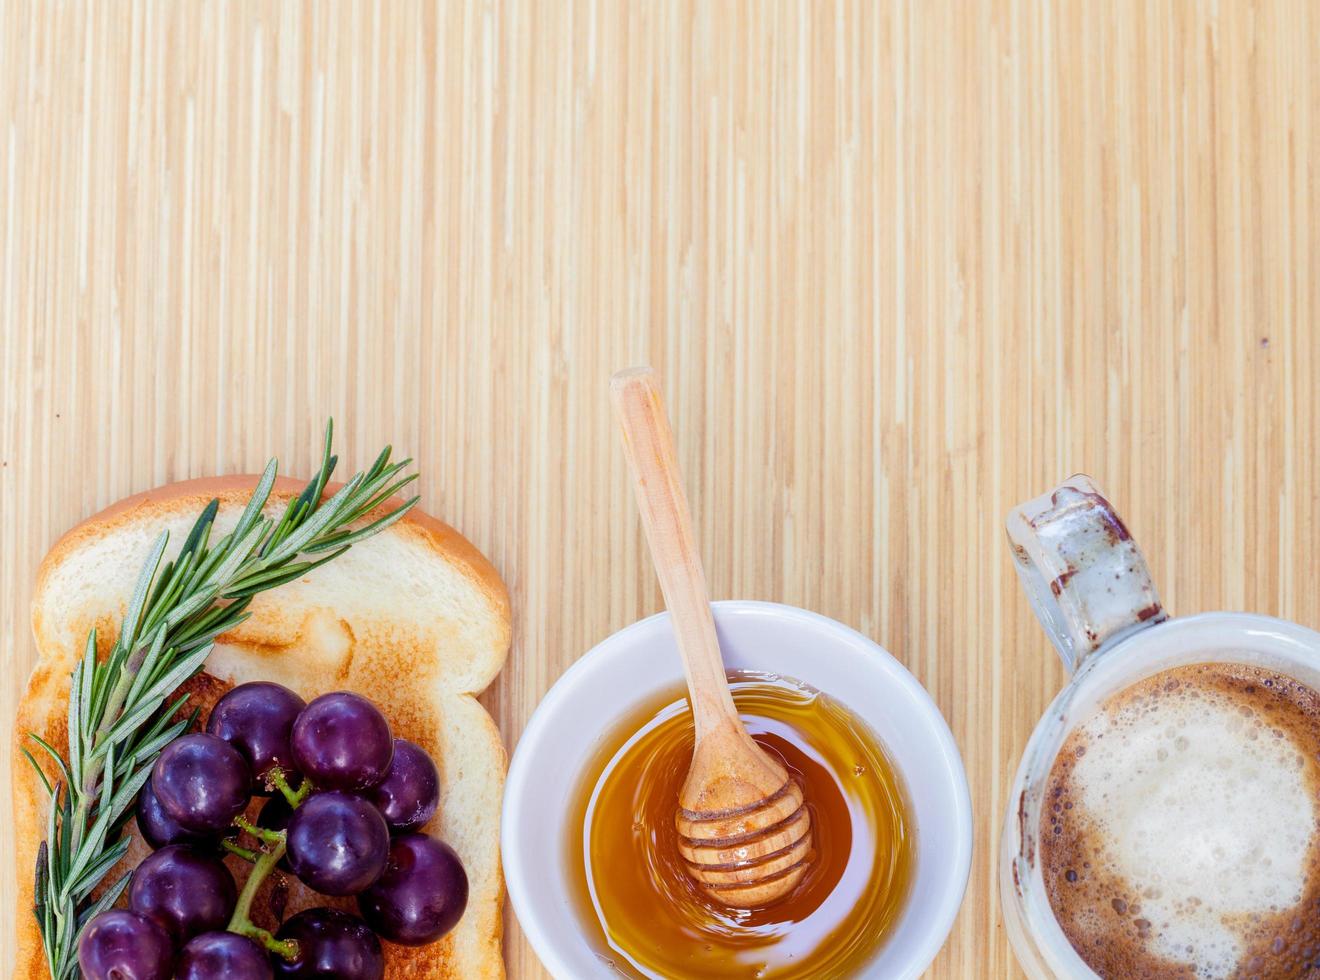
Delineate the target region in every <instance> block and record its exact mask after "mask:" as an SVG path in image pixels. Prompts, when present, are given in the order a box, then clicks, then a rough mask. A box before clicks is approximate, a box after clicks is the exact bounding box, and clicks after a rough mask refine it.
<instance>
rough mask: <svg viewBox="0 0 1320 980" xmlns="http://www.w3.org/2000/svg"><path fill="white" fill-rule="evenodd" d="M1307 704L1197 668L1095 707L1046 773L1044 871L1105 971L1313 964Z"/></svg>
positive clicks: (1297, 970) (1318, 894)
mask: <svg viewBox="0 0 1320 980" xmlns="http://www.w3.org/2000/svg"><path fill="white" fill-rule="evenodd" d="M1318 754H1320V697H1318V696H1317V695H1316V693H1315V692H1314V691H1312V690H1311V689H1310V688H1308V687H1305V686H1304V685H1301V684H1298V683H1297V682H1296V681H1293V680H1291V679H1288V678H1284V677H1281V676H1279V675H1277V674H1272V673H1269V672H1266V671H1263V670H1260V669H1259V668H1256V667H1250V666H1245V665H1240V664H1197V665H1193V666H1190V667H1180V668H1176V669H1174V670H1170V671H1166V672H1164V673H1161V674H1157V675H1156V676H1154V677H1151V678H1148V679H1147V680H1145V681H1142V682H1140V683H1138V684H1136V685H1134V686H1132V687H1130V688H1128V689H1126V690H1125V691H1123V692H1121V693H1120V694H1119V695H1117V696H1116V697H1114V698H1112V699H1111V700H1110V701H1108V702H1106V703H1105V704H1104V705H1103V706H1102V708H1101V710H1100V711H1099V712H1097V714H1096V715H1095V716H1094V717H1093V718H1091V719H1090V720H1089V721H1088V722H1087V723H1086V724H1085V725H1083V726H1082V727H1080V728H1079V729H1077V730H1076V731H1074V732H1073V733H1072V734H1071V735H1070V736H1069V738H1068V740H1067V742H1066V743H1065V746H1064V748H1063V750H1062V751H1061V753H1060V755H1059V758H1058V759H1057V760H1056V762H1055V766H1054V769H1053V771H1052V772H1051V775H1050V781H1049V785H1048V787H1047V790H1046V793H1047V796H1046V801H1045V806H1044V816H1043V817H1042V821H1043V825H1042V828H1041V830H1042V835H1041V852H1042V872H1043V874H1044V875H1045V881H1046V887H1047V890H1048V892H1049V897H1050V903H1051V906H1052V907H1053V909H1054V911H1055V914H1056V917H1057V918H1058V919H1059V921H1060V925H1062V926H1063V928H1064V932H1065V934H1066V935H1067V936H1068V938H1069V940H1070V941H1071V942H1072V944H1073V946H1074V947H1075V948H1076V949H1077V951H1078V953H1079V954H1080V955H1081V956H1082V958H1083V959H1085V960H1086V961H1087V962H1088V964H1090V965H1091V966H1092V968H1093V969H1095V970H1096V972H1098V973H1100V974H1102V975H1104V976H1155V977H1160V976H1194V977H1201V978H1206V980H1211V978H1218V977H1230V976H1233V975H1235V974H1237V973H1240V972H1244V971H1245V972H1247V973H1249V974H1250V975H1253V976H1262V977H1267V976H1271V977H1272V976H1289V977H1295V976H1298V975H1302V974H1306V973H1308V972H1309V971H1311V970H1313V969H1314V970H1315V971H1316V973H1317V975H1320V966H1316V965H1315V963H1314V961H1313V959H1312V957H1313V956H1320V943H1318V942H1317V941H1318V940H1320V922H1318V921H1317V920H1318V919H1320V915H1318V914H1317V913H1318V912H1320V906H1317V901H1320V836H1317V812H1316V805H1315V801H1316V796H1317V789H1318V788H1320V770H1318V769H1317V755H1318Z"/></svg>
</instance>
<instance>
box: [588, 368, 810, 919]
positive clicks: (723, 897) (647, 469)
mask: <svg viewBox="0 0 1320 980" xmlns="http://www.w3.org/2000/svg"><path fill="white" fill-rule="evenodd" d="M610 394H611V399H612V401H613V403H614V411H615V416H616V417H617V418H618V421H619V426H620V428H621V429H622V431H623V443H624V448H625V450H626V452H627V456H628V463H629V466H630V468H631V470H632V476H633V483H634V487H635V489H636V491H637V506H638V508H639V509H640V511H641V515H642V526H643V527H644V528H645V529H646V539H647V541H648V542H649V543H650V546H651V561H652V562H653V563H654V565H655V573H656V577H657V578H658V579H659V580H660V589H661V591H662V592H663V593H664V597H665V605H666V606H667V607H668V609H669V615H670V619H671V621H672V623H673V627H674V633H675V635H676V637H677V639H678V649H679V652H680V653H681V654H682V657H683V669H684V672H685V673H686V675H687V685H688V694H689V697H690V700H691V702H692V719H693V721H694V723H695V725H696V745H695V746H694V748H693V750H692V764H691V766H690V767H689V768H688V774H687V779H686V780H685V781H684V783H683V787H682V789H680V790H679V795H678V809H677V812H676V813H675V816H674V823H675V825H676V826H677V828H678V833H679V851H680V853H681V854H682V857H683V863H684V865H685V867H686V868H687V870H688V873H689V874H690V875H691V876H692V878H693V880H694V881H695V882H696V883H697V884H698V886H700V888H701V889H702V890H703V891H704V892H705V893H706V894H707V895H709V896H710V897H711V898H713V899H715V900H716V901H718V902H721V903H722V904H724V905H727V906H730V907H732V908H741V909H746V908H757V907H760V906H764V905H770V904H772V903H773V902H776V901H778V900H779V899H781V898H784V897H785V896H787V895H788V894H789V893H791V892H792V891H793V889H794V888H796V887H797V885H798V883H799V882H800V881H801V880H802V878H803V876H804V875H805V874H806V872H807V869H808V867H809V866H810V862H811V861H812V859H813V858H814V857H815V852H814V851H813V850H812V833H811V813H810V811H809V810H808V809H807V806H806V805H805V801H804V800H803V796H802V787H801V786H800V785H799V784H798V782H797V781H796V780H794V779H793V778H791V777H790V776H789V774H788V771H787V770H786V769H785V768H784V766H783V765H782V764H781V763H780V762H779V761H778V760H776V759H775V758H773V757H772V756H771V755H769V754H768V753H767V752H766V751H765V750H764V749H762V748H761V747H760V746H759V745H757V744H756V742H754V741H753V740H752V737H751V736H750V735H748V734H747V729H746V728H744V727H743V723H742V721H741V719H739V717H738V709H737V708H736V707H734V704H733V697H732V696H731V695H730V694H729V682H728V678H727V677H726V676H725V673H724V662H723V660H722V659H721V658H720V647H719V640H718V639H717V638H716V636H715V620H714V618H713V617H712V616H711V611H710V598H709V595H708V594H707V591H706V573H705V572H704V571H703V570H702V567H701V558H700V557H699V556H698V554H697V547H696V538H695V535H694V534H693V532H692V516H691V514H690V512H689V511H688V503H687V496H686V495H685V494H684V492H683V483H682V480H681V479H680V476H679V471H678V460H677V457H676V455H675V452H674V437H673V433H672V432H671V431H670V429H669V422H668V419H666V417H665V408H664V402H663V400H662V399H661V397H660V387H659V384H658V383H657V382H656V376H655V372H654V371H652V370H651V369H650V368H631V369H629V370H626V371H620V372H619V373H618V374H616V375H614V377H613V378H612V379H611V381H610Z"/></svg>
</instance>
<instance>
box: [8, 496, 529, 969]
mask: <svg viewBox="0 0 1320 980" xmlns="http://www.w3.org/2000/svg"><path fill="white" fill-rule="evenodd" d="M256 480H257V477H255V476H231V477H216V478H202V479H195V480H186V481H180V482H177V483H173V484H168V485H165V486H162V487H158V488H155V489H152V490H148V491H146V492H143V493H139V494H136V495H134V496H131V497H126V498H124V499H123V500H120V501H119V502H117V503H115V504H113V505H111V506H110V507H108V508H106V509H105V510H103V511H101V512H99V513H97V514H96V515H94V516H92V517H90V518H88V519H87V520H85V521H83V522H82V523H80V524H78V525H77V526H75V527H74V528H72V529H71V530H69V531H68V532H67V533H65V534H64V535H63V536H62V537H61V538H60V539H59V540H58V541H57V542H56V543H55V545H54V546H53V547H52V548H51V550H50V551H49V553H48V554H47V555H46V557H45V558H44V559H43V561H42V563H41V566H40V568H39V570H38V573H37V578H36V587H35V589H34V592H33V595H34V600H33V622H32V628H33V633H34V635H35V637H36V641H37V646H38V654H39V659H38V662H37V664H36V666H35V668H34V669H33V671H32V674H31V676H30V678H29V680H28V684H27V688H26V691H25V693H24V695H23V698H22V700H21V701H20V702H19V707H18V712H17V716H16V718H15V724H14V730H13V738H12V741H11V753H10V755H11V767H12V775H13V779H12V783H13V788H14V794H13V813H14V833H15V852H16V858H17V862H16V868H15V869H14V873H15V874H16V877H17V886H18V887H17V903H16V909H15V912H16V922H15V932H16V940H17V942H16V947H15V948H16V960H15V970H14V973H13V976H15V977H24V978H26V977H41V976H46V975H47V970H46V968H45V960H44V956H43V954H42V950H41V938H40V933H39V932H38V929H37V924H36V919H35V917H34V915H33V914H32V907H33V885H34V877H33V867H34V862H35V860H36V854H37V849H38V847H39V845H40V842H41V839H42V837H43V836H44V829H45V815H46V812H47V802H46V793H45V790H44V788H43V787H41V785H40V783H39V782H38V780H37V778H36V775H35V774H34V773H33V772H32V770H31V767H30V765H29V763H28V762H27V760H26V758H25V757H24V756H23V755H22V753H21V746H22V745H23V743H24V742H25V741H26V735H27V733H28V732H34V731H35V732H39V733H42V734H43V736H44V737H46V738H47V740H48V741H50V742H51V744H53V745H54V746H55V747H56V748H57V749H59V750H60V751H61V752H62V753H65V754H67V751H68V744H67V743H68V739H67V719H68V689H69V674H70V672H71V670H72V667H73V663H74V657H75V656H77V655H78V654H80V653H81V646H79V649H77V650H66V649H62V648H60V647H61V646H62V644H59V643H57V642H55V641H54V640H53V639H52V635H53V633H54V630H52V629H51V627H50V624H48V623H45V622H43V618H42V617H43V613H42V610H41V604H40V598H41V597H42V596H43V594H44V593H45V590H46V586H47V581H48V577H49V576H50V574H51V571H52V570H53V569H55V568H57V567H58V566H59V564H60V563H61V562H63V561H65V560H66V559H67V557H68V556H69V555H70V554H71V553H73V552H74V551H76V550H77V549H79V548H80V547H83V546H84V545H86V544H87V543H88V542H89V541H94V540H96V539H98V538H100V537H102V536H104V535H105V534H107V533H108V532H111V531H113V530H114V529H116V528H117V527H119V526H120V525H122V524H125V523H128V522H143V521H147V522H150V521H152V520H155V519H160V520H162V521H163V520H166V519H171V518H177V517H178V515H179V512H180V510H181V509H182V510H186V511H187V512H188V513H189V514H195V513H196V512H198V511H200V509H201V507H202V506H204V505H205V503H206V501H208V500H210V499H211V498H213V497H215V498H219V500H220V502H221V509H222V512H224V511H225V510H227V509H229V508H238V507H241V506H242V504H243V503H244V502H246V500H247V497H248V495H249V494H250V493H251V490H252V488H253V487H254V486H255V484H256ZM303 486H304V484H303V483H302V482H300V481H297V480H293V479H289V478H280V479H278V480H277V481H276V483H275V487H274V489H273V491H272V494H271V499H272V502H281V503H282V502H283V501H284V500H287V499H288V498H289V497H291V496H294V495H296V494H297V493H299V492H301V490H302V488H303ZM336 489H338V486H337V485H331V486H330V487H328V488H327V490H326V493H327V494H331V493H333V492H334V491H335V490H336ZM193 503H195V504H196V506H185V505H191V504H193ZM392 503H397V502H392ZM373 516H374V515H373ZM392 533H401V534H405V535H409V536H412V537H413V538H414V539H415V540H419V541H422V542H424V543H425V544H426V546H427V547H429V548H430V549H432V550H433V551H434V552H435V554H436V555H437V557H438V558H440V559H441V560H444V561H445V562H447V563H448V564H450V565H451V566H453V567H455V568H457V569H459V570H460V571H461V572H462V574H463V575H464V576H465V577H466V578H467V579H468V580H469V581H470V582H471V583H472V584H473V585H474V586H475V587H476V588H477V589H478V590H479V591H480V593H481V594H482V596H483V597H484V598H485V600H486V601H487V602H488V603H489V604H490V606H491V608H492V610H494V611H495V612H496V614H497V615H498V618H499V620H500V622H501V624H502V627H503V629H502V636H500V637H498V638H497V639H496V641H495V643H494V646H495V647H496V648H497V649H496V654H497V662H496V663H494V664H493V669H492V670H491V671H490V672H489V676H490V677H493V676H494V674H495V673H496V672H497V671H498V669H499V667H500V666H502V664H503V661H504V659H505V656H506V655H507V651H508V646H509V640H510V635H511V617H510V604H509V596H508V590H507V588H506V587H505V585H504V582H503V581H502V579H501V578H500V576H499V573H498V572H497V571H496V570H495V568H494V567H493V566H492V565H491V564H490V562H489V561H488V560H487V559H486V558H485V556H484V555H482V554H481V552H480V551H478V550H477V549H476V547H474V546H473V545H472V544H471V542H469V541H468V540H467V539H466V538H464V537H463V536H462V535H461V534H460V533H459V532H458V531H456V530H455V529H454V528H452V527H450V526H449V525H448V524H445V523H444V522H443V521H440V520H437V519H436V518H434V517H431V516H429V515H427V514H424V513H422V512H420V511H419V510H417V509H414V510H413V511H411V512H410V513H409V514H408V515H407V516H406V517H405V518H404V519H403V520H402V521H400V522H399V523H398V524H397V525H395V526H394V528H393V529H392ZM134 574H135V575H136V570H135V571H134ZM274 595H278V591H277V592H276V593H274ZM254 605H255V604H254ZM254 619H260V616H259V615H258V616H255V617H254ZM118 625H119V618H118V616H114V617H100V618H99V621H97V622H94V623H92V622H88V623H80V624H76V625H75V630H76V632H77V633H78V634H79V635H81V636H85V631H86V629H87V628H90V627H91V626H95V627H96V628H97V629H98V641H99V642H98V651H99V654H100V655H101V656H102V657H104V656H105V655H106V653H107V652H108V650H109V648H110V645H111V644H112V643H113V641H114V637H115V635H116V633H117V630H118ZM245 625H246V624H245ZM317 626H318V624H316V623H312V622H310V617H308V620H307V621H305V622H304V623H303V624H302V625H301V626H300V627H299V628H298V631H297V635H293V636H287V637H286V638H285V639H286V641H287V642H285V643H283V644H271V643H270V642H269V641H270V636H269V630H263V629H262V628H261V627H260V624H256V627H255V630H254V631H253V632H251V634H250V635H245V633H244V626H240V627H239V628H238V629H237V630H235V631H234V633H233V634H226V635H225V636H222V637H221V638H220V642H221V644H229V645H231V646H232V647H233V648H234V649H240V650H242V651H243V654H242V656H244V657H252V658H255V662H254V664H253V670H254V676H253V677H247V678H243V677H240V678H238V680H244V679H255V676H258V675H260V676H264V675H265V674H267V673H271V672H275V673H278V671H275V670H274V668H275V667H276V666H277V665H279V658H280V655H281V653H282V652H283V651H285V650H291V651H298V650H299V649H300V648H302V647H304V646H305V644H306V643H309V642H312V643H314V642H315V639H314V638H309V636H306V635H303V634H309V633H313V632H315V629H316V627H317ZM348 641H349V643H350V645H351V644H354V643H358V642H360V641H359V638H358V637H356V636H354V635H353V634H352V631H351V630H350V631H349V637H348ZM368 642H369V641H368ZM392 642H393V643H397V642H398V637H397V636H394V637H392ZM374 653H376V654H379V653H380V651H379V650H377V651H374ZM419 653H423V651H421V650H418V649H414V650H412V651H404V652H402V653H401V654H400V655H399V656H398V658H397V661H398V662H397V663H396V664H395V666H396V667H405V666H406V668H407V669H406V670H399V671H395V672H390V671H388V670H385V671H382V665H381V662H380V658H379V656H373V657H361V658H360V657H355V656H352V655H351V654H350V656H349V657H348V658H347V660H348V666H347V667H345V668H344V670H341V671H337V672H335V673H333V674H331V675H328V676H326V677H325V678H323V679H322V680H323V681H324V683H320V684H317V685H316V686H317V687H318V690H316V691H308V690H305V689H304V690H301V691H300V693H303V695H304V696H305V697H309V699H310V696H313V695H314V694H315V693H321V692H322V691H324V690H334V689H338V688H341V687H343V688H349V689H353V690H357V691H359V692H360V693H363V694H364V695H366V696H368V697H372V698H373V699H375V700H377V701H378V702H380V703H381V704H382V706H383V707H384V708H385V710H386V713H387V714H388V715H389V716H390V720H391V724H392V726H393V728H394V730H395V734H396V735H398V736H400V737H403V738H410V739H412V740H414V741H417V742H418V743H419V744H421V745H423V746H424V747H425V748H426V749H427V750H428V751H431V752H432V753H433V754H434V755H436V757H437V760H438V762H439V764H440V768H441V772H442V781H443V782H445V783H446V784H447V783H449V781H450V779H451V775H450V772H449V771H448V770H447V768H446V765H445V758H444V753H443V752H442V751H441V744H440V743H441V742H445V741H446V740H447V738H446V735H445V734H444V732H445V728H446V725H448V727H449V728H450V729H452V728H453V727H454V726H455V725H458V724H462V725H465V726H467V729H466V731H465V732H464V737H465V738H466V737H471V738H473V739H478V738H480V739H482V740H485V741H487V742H488V743H489V745H488V748H489V749H490V755H489V764H490V765H491V766H493V767H497V768H498V772H491V773H488V774H484V775H485V776H487V777H488V781H489V779H494V780H495V782H496V785H495V786H494V806H493V809H494V812H493V813H489V812H487V813H486V814H483V815H482V821H483V822H491V821H493V827H476V828H473V827H462V828H447V829H448V830H449V831H452V832H455V833H464V834H477V835H483V836H484V835H485V834H488V833H493V834H494V836H495V846H496V855H497V854H498V819H499V814H498V800H499V796H500V795H501V794H502V787H503V779H504V770H505V768H506V765H507V755H506V753H505V751H504V748H503V745H502V743H501V742H500V740H499V733H498V731H497V729H496V728H495V725H494V722H493V721H492V720H491V718H490V716H489V715H488V714H487V713H486V712H485V710H484V709H482V708H481V707H480V705H478V704H477V703H476V702H475V700H474V698H475V695H476V694H479V693H480V691H479V690H475V691H452V692H448V695H449V696H448V698H447V699H446V700H447V708H448V709H450V710H451V711H452V713H453V714H454V715H455V716H460V715H461V716H462V717H461V718H459V717H455V718H444V717H441V712H440V706H439V704H438V700H440V699H438V698H437V697H436V696H435V692H433V691H431V690H429V689H427V688H426V687H425V681H426V680H427V679H428V676H429V675H428V674H427V670H426V668H427V666H428V665H427V664H426V663H425V660H424V659H420V660H419V657H418V654H419ZM359 660H361V661H362V662H361V663H358V662H357V661H359ZM265 668H271V670H266V669H265ZM285 669H287V665H285ZM273 679H279V677H275V678H273ZM409 680H411V681H412V684H411V685H409V684H408V683H407V681H409ZM230 686H232V685H231V684H229V683H228V682H226V681H225V680H222V679H220V678H216V677H213V676H211V675H210V674H209V673H204V674H202V675H200V676H199V677H198V678H196V679H194V681H192V682H190V683H189V684H188V685H187V688H188V690H189V691H190V693H191V695H192V697H191V699H190V704H189V707H190V708H191V707H197V708H199V709H201V711H202V717H203V718H205V717H206V715H207V713H208V712H209V709H210V707H211V705H212V704H214V702H215V701H216V700H217V699H218V698H219V697H220V696H221V695H222V694H223V693H224V691H225V690H227V689H228V688H229V687H230ZM293 686H295V687H297V686H298V685H293ZM482 686H483V687H484V683H483V685H482ZM451 736H452V732H451ZM448 741H451V742H452V741H453V739H452V737H450V738H448ZM469 775H470V774H469ZM487 788H488V789H489V788H490V787H487ZM488 802H489V801H488ZM258 808H259V801H258V802H256V803H254V806H253V812H255V810H256V809H258ZM443 809H444V807H443V806H442V811H443ZM490 809H491V807H490V806H487V811H489V810H490ZM443 818H444V814H443V812H442V814H441V815H439V816H437V819H436V822H442V821H443ZM130 829H135V828H132V826H131V825H130ZM427 829H428V830H431V831H433V832H438V833H439V835H440V836H442V837H447V836H451V834H447V833H446V832H445V831H446V828H444V827H440V828H437V827H436V826H434V824H433V825H431V826H428V828H427ZM146 853H147V850H146V848H145V846H144V845H143V844H142V843H141V842H140V841H138V840H135V841H134V842H133V845H132V848H131V849H130V851H129V855H128V857H127V858H126V859H125V861H124V862H123V866H124V867H132V866H135V865H136V864H137V862H138V861H140V860H141V859H142V857H144V856H145V855H146ZM230 866H231V868H233V870H234V871H235V872H236V874H238V875H240V882H241V875H242V874H243V873H245V871H246V867H245V866H244V865H243V864H242V862H240V861H239V860H238V859H233V858H231V859H230ZM120 873H121V870H120V869H119V868H117V869H115V871H113V872H112V873H111V875H110V876H108V878H107V880H108V881H109V880H114V879H115V878H117V877H118V875H119V874H120ZM494 878H495V881H494V889H493V894H491V895H487V896H485V898H484V900H483V901H482V905H483V907H482V908H474V907H473V906H472V905H470V906H469V910H468V913H466V915H465V918H467V917H469V916H480V919H481V921H479V922H478V923H476V925H477V933H478V935H477V937H476V944H477V947H478V948H477V949H475V950H473V949H470V948H465V949H464V950H463V956H462V959H463V960H464V961H466V962H467V966H468V969H466V970H462V971H461V972H460V967H459V963H458V956H456V951H455V949H454V948H453V944H454V941H455V934H450V935H449V936H446V937H445V938H444V939H442V940H440V941H439V942H438V943H435V944H432V945H430V946H426V947H420V948H416V949H410V948H407V947H402V946H397V945H393V944H390V943H383V946H384V947H385V953H386V977H387V978H391V980H394V978H419V980H420V978H431V977H457V976H463V977H468V976H479V977H503V975H504V963H503V957H502V951H501V942H502V938H503V921H502V909H503V904H504V882H503V876H502V873H501V872H500V869H499V865H498V856H496V858H495V862H494ZM284 884H286V883H281V882H279V881H278V880H277V876H274V875H273V876H272V881H269V882H267V884H266V885H265V886H264V887H263V889H262V894H261V895H260V896H259V898H258V901H257V903H255V917H256V918H257V920H258V921H259V922H262V924H264V925H267V926H268V927H273V926H274V925H275V924H276V921H277V915H276V912H277V910H278V909H279V907H280V906H282V907H283V909H284V910H285V916H286V917H287V915H291V914H293V913H294V912H296V911H298V910H299V909H301V908H305V907H310V906H311V905H336V906H338V907H342V908H346V909H349V910H353V901H352V900H351V899H348V900H343V899H339V900H332V899H327V898H325V897H324V896H317V895H314V894H313V893H311V892H309V891H308V890H306V889H304V888H303V887H302V886H301V885H300V884H298V883H297V882H296V881H294V880H288V881H287V885H288V887H287V888H285V887H283V885H284ZM461 928H462V924H460V929H461ZM466 931H467V932H471V926H469V929H468V930H466ZM456 932H457V930H456ZM464 938H465V939H466V938H467V937H466V936H465V937H464ZM469 945H470V944H469Z"/></svg>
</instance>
